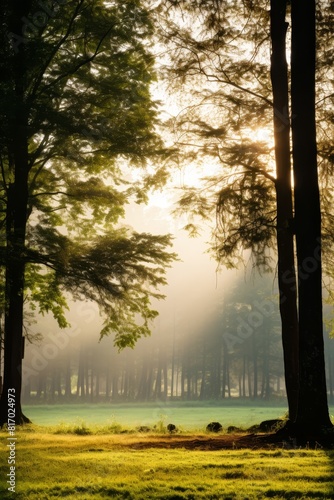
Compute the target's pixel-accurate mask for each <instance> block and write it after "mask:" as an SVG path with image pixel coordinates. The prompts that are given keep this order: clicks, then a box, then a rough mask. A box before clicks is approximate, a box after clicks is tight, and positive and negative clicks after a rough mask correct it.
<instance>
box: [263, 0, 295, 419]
mask: <svg viewBox="0 0 334 500" xmlns="http://www.w3.org/2000/svg"><path fill="white" fill-rule="evenodd" d="M286 7H287V6H286V0H282V1H276V0H272V1H271V5H270V35H271V65H270V76H271V84H272V89H273V111H274V116H273V125H274V141H275V162H276V179H275V189H276V207H277V234H276V241H277V278H278V286H279V291H280V296H279V305H280V314H281V323H282V342H283V347H284V349H283V352H284V357H285V362H284V363H285V383H286V387H287V397H288V405H289V418H290V419H291V420H292V421H294V420H295V418H296V415H297V401H298V377H299V370H298V357H299V355H298V334H299V330H298V316H297V283H296V273H295V254H294V235H293V229H292V227H291V222H292V220H293V199H292V187H291V155H290V119H289V112H288V110H289V81H288V65H287V60H286V33H287V28H288V24H287V22H286ZM287 276H288V277H289V279H286V277H287Z"/></svg>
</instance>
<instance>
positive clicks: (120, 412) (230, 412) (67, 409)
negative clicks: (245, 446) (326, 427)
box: [23, 401, 334, 430]
mask: <svg viewBox="0 0 334 500" xmlns="http://www.w3.org/2000/svg"><path fill="white" fill-rule="evenodd" d="M238 403H240V402H239V401H233V404H232V402H230V401H224V402H220V403H217V401H215V402H212V403H211V404H210V403H206V404H203V403H202V402H188V404H186V403H179V402H160V403H145V404H139V403H126V404H114V403H113V404H98V405H97V404H64V405H30V406H27V405H24V407H23V410H24V413H25V415H27V417H29V418H30V419H31V420H32V422H34V423H35V424H38V425H57V424H59V423H60V422H62V421H63V420H64V416H65V417H66V422H69V423H75V422H77V420H78V419H81V420H84V421H85V422H87V423H88V424H89V425H92V424H104V423H105V422H106V421H109V420H113V421H116V422H122V423H124V424H125V425H129V426H132V427H136V426H140V425H148V426H151V425H152V424H155V423H156V421H157V420H158V419H161V418H162V416H163V418H164V419H166V420H169V421H171V422H172V423H174V424H176V425H177V426H182V428H184V429H198V430H199V429H201V428H203V427H205V426H206V425H207V424H208V423H209V422H211V421H219V422H221V424H222V425H223V427H224V428H226V427H228V426H229V425H236V426H238V427H239V426H251V425H253V424H256V423H259V422H261V421H262V420H266V419H272V418H278V417H280V416H282V415H284V413H285V412H286V410H287V407H286V405H285V406H284V403H281V404H280V405H275V404H274V403H271V406H268V404H267V405H262V406H261V405H258V406H254V403H253V404H252V405H248V406H242V405H241V403H240V404H238ZM244 405H245V403H244ZM333 411H334V409H333Z"/></svg>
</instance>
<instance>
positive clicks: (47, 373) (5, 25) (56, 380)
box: [0, 0, 334, 442]
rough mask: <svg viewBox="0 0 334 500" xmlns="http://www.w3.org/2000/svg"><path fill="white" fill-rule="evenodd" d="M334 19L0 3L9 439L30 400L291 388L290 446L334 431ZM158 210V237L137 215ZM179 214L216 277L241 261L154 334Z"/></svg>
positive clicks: (203, 0)
mask: <svg viewBox="0 0 334 500" xmlns="http://www.w3.org/2000/svg"><path fill="white" fill-rule="evenodd" d="M333 15H334V9H333V3H332V2H330V1H329V0H321V1H320V2H315V1H314V0H312V1H309V2H307V3H304V2H302V0H291V1H287V0H271V1H267V0H263V1H262V0H261V1H258V2H253V1H251V0H233V1H231V2H226V1H224V0H215V1H210V0H188V1H184V0H176V1H175V0H166V1H165V0H162V1H160V2H153V1H150V0H147V1H146V0H143V1H141V0H129V1H127V2H119V1H112V2H104V1H102V0H94V1H93V0H68V1H66V2H64V1H60V0H54V1H53V0H50V1H49V2H46V3H41V2H39V1H35V0H29V1H23V0H16V1H15V2H10V1H7V0H6V1H3V2H2V4H1V10H0V18H1V26H2V29H1V35H0V36H1V44H0V52H1V58H0V65H1V81H0V88H1V93H0V94H1V98H0V112H1V117H2V120H1V125H0V147H1V158H0V193H1V194H0V234H1V238H0V241H1V244H0V264H1V278H2V282H1V283H2V285H1V290H0V291H1V295H0V307H1V311H0V312H1V318H2V319H3V321H1V323H2V324H1V351H2V352H3V358H1V369H2V374H3V382H2V394H1V399H0V425H1V426H2V427H3V426H4V425H7V424H8V404H10V405H11V406H10V410H11V415H14V422H15V425H23V424H25V423H29V416H28V415H25V413H24V411H23V409H22V403H23V401H25V402H27V401H28V402H31V401H43V400H44V401H46V402H48V403H49V402H52V401H60V400H64V401H65V400H75V399H81V400H84V401H86V400H88V399H90V400H91V401H102V400H104V401H111V402H112V401H115V400H118V399H120V400H123V401H151V400H164V399H165V400H166V399H167V398H171V399H173V398H175V399H189V400H193V399H196V400H223V399H226V398H249V399H251V400H256V399H264V400H266V399H270V398H284V397H286V401H287V406H288V421H287V424H286V428H285V432H287V434H288V435H289V436H291V435H293V436H295V437H296V439H300V440H301V441H302V442H304V441H305V440H307V439H308V437H309V436H312V439H313V440H314V439H315V436H316V437H319V439H320V438H324V439H325V438H326V439H327V437H328V436H329V438H328V439H329V440H331V439H332V438H333V423H332V421H331V418H330V415H329V409H328V402H329V400H330V401H331V400H332V398H333V360H332V356H333V345H332V339H331V331H332V326H331V320H332V312H331V311H332V306H333V299H334V298H333V293H332V290H333V287H332V283H333V259H332V255H333V242H334V237H333V236H334V234H333V227H334V226H333V216H334V215H333V209H332V205H333V203H332V197H333V175H332V173H333V158H334V153H333V141H332V137H333V124H334V120H333V117H334V114H333V111H334V107H333V95H334V93H333V50H332V45H333V37H332V28H333ZM154 199H155V200H157V199H159V200H160V201H159V203H162V204H165V206H164V209H165V212H167V211H168V220H169V226H168V229H167V230H166V231H165V230H164V228H165V227H166V226H165V225H164V224H162V223H161V224H159V221H157V220H155V221H154V220H152V221H149V220H146V221H145V222H146V224H145V229H144V230H142V229H141V225H140V224H138V223H137V222H138V221H137V217H139V213H140V211H141V210H143V208H142V207H143V206H145V205H146V206H148V207H149V206H150V203H152V200H154ZM167 200H169V202H167ZM160 206H162V205H160ZM131 211H132V216H129V213H130V212H131ZM147 213H148V212H146V214H147ZM144 218H145V215H144ZM173 220H174V221H179V222H180V221H182V230H185V231H187V233H188V234H189V238H191V237H193V238H194V239H193V240H192V241H193V243H192V245H193V249H195V248H196V243H195V241H196V239H200V238H203V234H204V235H205V236H204V237H205V238H206V235H209V236H208V239H207V240H206V246H207V248H206V250H207V251H208V252H209V254H210V255H211V258H213V259H214V260H215V263H216V272H217V275H218V274H219V272H222V273H224V272H225V271H224V270H225V269H226V270H229V271H230V270H232V269H238V270H239V271H240V273H241V274H242V269H246V270H247V272H246V274H247V279H240V278H238V279H236V281H235V283H234V284H233V285H232V284H231V283H229V286H228V287H226V288H225V289H224V293H222V295H221V297H220V300H216V302H212V303H211V304H208V302H207V301H206V300H205V299H204V296H203V298H202V305H200V304H199V303H193V304H191V305H190V307H189V309H187V311H186V312H187V321H185V325H183V326H180V325H178V324H177V321H175V322H174V324H173V321H169V323H168V324H165V323H164V322H163V321H162V320H161V322H160V323H159V313H161V311H163V306H161V305H160V304H162V303H163V299H164V298H165V297H164V287H166V286H167V285H168V277H169V272H170V270H171V269H173V268H174V267H175V266H176V265H178V263H179V260H180V259H179V254H178V251H176V245H174V244H175V241H174V240H176V239H177V235H178V232H179V231H180V229H181V228H180V226H178V227H177V230H176V232H175V234H173V230H171V228H173V222H172V221H173ZM150 222H152V228H151V227H150ZM179 222H178V223H179ZM175 224H176V223H175ZM175 227H176V226H175V225H174V228H175ZM203 228H204V229H203ZM203 231H204V233H203ZM188 248H190V250H189V252H188V253H189V258H190V257H191V255H192V249H191V244H189V247H188ZM208 258H209V257H208ZM192 265H193V273H194V271H195V270H196V269H197V267H198V266H196V262H193V264H192ZM178 269H179V270H180V269H181V268H180V267H178ZM248 270H250V271H249V272H248ZM179 272H180V276H181V274H182V271H179ZM226 272H227V271H226ZM223 275H224V274H223ZM182 279H183V280H184V282H185V283H186V282H187V276H186V275H184V276H182ZM191 283H192V285H189V292H187V291H186V290H185V289H184V294H185V295H187V293H189V294H190V295H191V293H190V292H191V290H190V287H192V288H195V289H197V290H199V291H200V290H201V288H203V291H204V284H203V283H204V282H203V283H202V282H201V280H198V281H197V282H196V281H192V282H191ZM273 283H275V285H273ZM167 299H168V297H167ZM74 304H75V305H74ZM78 304H81V305H82V307H83V309H81V320H82V321H84V318H85V316H86V313H87V309H86V310H85V307H88V308H89V306H88V305H87V304H95V306H94V307H96V308H97V311H98V318H99V319H98V320H97V321H96V323H94V325H93V324H91V325H86V326H87V328H86V327H84V328H83V327H81V326H77V327H76V326H75V321H74V322H72V323H71V316H72V315H73V314H74V312H73V311H74V309H77V305H78ZM200 309H201V310H202V312H204V313H205V314H204V315H203V320H199V316H197V312H198V311H199V310H200ZM169 313H170V312H169ZM94 314H95V313H94ZM160 316H161V315H160ZM172 316H173V313H172ZM48 318H50V325H51V324H52V326H48V323H47V321H48ZM51 319H52V321H53V323H51ZM175 319H177V318H175ZM78 324H80V321H78ZM36 325H37V326H36ZM54 325H57V326H56V327H55V326H54ZM73 325H74V326H73ZM86 330H87V332H88V330H89V335H86V332H85V331H86ZM159 330H160V331H159ZM163 330H166V333H165V334H164V335H163V334H162V331H163ZM48 332H49V333H48ZM150 335H152V337H151V339H148V337H149V336H150ZM99 340H100V343H98V341H99Z"/></svg>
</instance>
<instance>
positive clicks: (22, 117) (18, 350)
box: [0, 0, 31, 426]
mask: <svg viewBox="0 0 334 500" xmlns="http://www.w3.org/2000/svg"><path fill="white" fill-rule="evenodd" d="M30 5H31V2H30V1H23V0H21V1H16V2H13V3H12V4H11V6H10V7H9V8H10V11H11V15H10V17H9V28H10V31H11V32H13V33H16V34H19V35H22V29H23V21H22V18H24V16H25V15H27V13H28V12H29V9H30ZM22 36H23V35H22ZM24 45H25V44H21V45H20V48H19V49H17V51H16V52H15V54H13V58H12V61H13V63H12V64H13V66H12V68H8V71H12V74H13V110H12V115H11V117H10V120H11V134H12V135H11V137H12V141H11V143H10V144H8V150H9V151H10V152H11V159H12V170H13V181H12V183H11V184H10V185H9V186H8V187H7V214H6V239H7V241H6V244H7V248H6V250H7V255H6V277H5V280H6V283H5V298H6V311H5V329H4V351H5V352H4V385H3V391H2V395H1V400H0V426H3V425H4V424H5V423H6V422H7V420H8V395H9V394H11V395H14V394H15V423H16V424H22V423H24V422H29V419H27V418H26V417H25V416H24V415H23V412H22V408H21V390H22V354H23V351H22V347H23V301H24V274H25V258H24V255H25V238H26V224H27V217H28V173H29V160H28V119H27V110H26V102H25V78H26V75H25V71H26V68H25V49H24Z"/></svg>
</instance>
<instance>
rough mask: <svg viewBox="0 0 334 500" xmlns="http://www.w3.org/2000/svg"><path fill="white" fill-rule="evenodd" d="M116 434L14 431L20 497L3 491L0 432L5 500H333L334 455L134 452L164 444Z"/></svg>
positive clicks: (0, 435)
mask: <svg viewBox="0 0 334 500" xmlns="http://www.w3.org/2000/svg"><path fill="white" fill-rule="evenodd" d="M115 431H119V429H117V427H116V426H115V425H114V427H104V428H102V427H99V428H91V427H89V426H87V425H84V424H81V425H75V426H71V425H68V424H67V425H62V426H61V425H59V426H57V427H53V428H43V427H37V426H32V427H31V428H29V427H25V428H24V429H23V430H20V429H17V431H16V437H17V440H16V448H15V461H16V463H15V467H16V469H15V474H16V476H15V482H16V491H15V493H10V492H8V489H7V488H8V485H7V484H6V475H7V474H8V472H9V465H8V463H7V461H8V453H9V450H8V449H7V451H6V445H7V443H8V432H7V431H6V430H5V429H4V430H2V431H1V432H0V441H1V449H2V450H5V451H4V452H2V453H1V454H0V474H1V486H0V498H2V499H10V498H15V499H27V500H28V499H29V500H44V499H45V500H48V499H51V500H52V499H59V498H66V499H69V500H72V499H80V500H90V499H96V500H99V499H101V500H102V499H106V498H115V499H128V500H130V499H131V500H150V499H152V500H153V499H161V500H197V499H198V500H210V499H212V500H213V499H216V500H218V499H234V500H238V499H243V500H245V499H249V500H250V499H254V500H255V499H268V498H272V499H277V500H278V499H284V498H287V499H333V498H334V485H333V478H334V452H325V451H323V450H308V449H298V450H295V449H291V450H287V449H283V448H277V449H271V450H258V451H255V450H251V449H239V450H238V449H236V450H219V451H198V450H193V451H192V450H186V449H160V448H159V449H156V448H150V447H149V448H147V449H140V448H139V449H136V443H137V444H138V442H139V441H141V442H143V440H144V441H145V439H152V438H154V439H160V438H159V435H157V434H145V435H142V434H141V435H140V434H136V433H121V434H117V433H115ZM184 435H189V433H188V434H187V433H185V434H184ZM194 437H196V436H194ZM197 437H198V435H197ZM172 439H174V438H172ZM137 448H138V446H137Z"/></svg>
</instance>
